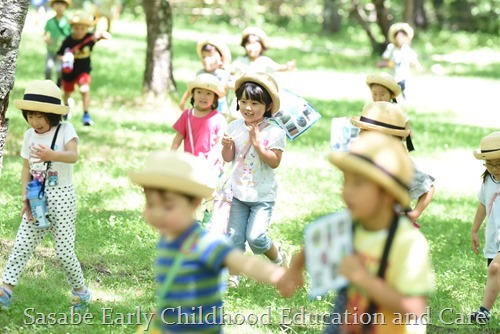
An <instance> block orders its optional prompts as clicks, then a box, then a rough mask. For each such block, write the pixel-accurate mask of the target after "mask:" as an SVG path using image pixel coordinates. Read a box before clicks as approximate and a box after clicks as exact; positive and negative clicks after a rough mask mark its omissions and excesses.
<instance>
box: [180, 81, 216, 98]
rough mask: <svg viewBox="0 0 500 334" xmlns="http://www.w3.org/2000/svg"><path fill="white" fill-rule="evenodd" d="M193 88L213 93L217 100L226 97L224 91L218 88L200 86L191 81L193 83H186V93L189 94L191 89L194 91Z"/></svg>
mask: <svg viewBox="0 0 500 334" xmlns="http://www.w3.org/2000/svg"><path fill="white" fill-rule="evenodd" d="M195 88H202V89H207V90H209V91H211V92H213V93H214V94H217V96H218V97H219V99H220V98H223V97H224V96H225V95H226V92H225V91H222V90H220V89H219V88H218V87H215V86H214V85H212V84H210V85H207V84H205V85H204V86H202V85H200V83H199V82H197V81H196V80H195V81H193V82H190V83H188V85H187V91H188V92H189V93H191V92H192V91H193V89H195Z"/></svg>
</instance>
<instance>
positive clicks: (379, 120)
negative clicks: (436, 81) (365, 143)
mask: <svg viewBox="0 0 500 334" xmlns="http://www.w3.org/2000/svg"><path fill="white" fill-rule="evenodd" d="M351 122H352V124H353V125H354V126H356V127H358V128H360V129H362V130H373V131H378V132H382V133H384V134H386V135H390V136H396V137H401V138H402V139H404V138H406V137H407V136H408V135H409V134H410V128H409V126H408V122H407V117H406V115H405V114H404V113H403V111H401V109H400V108H399V107H398V105H397V104H395V103H390V102H385V101H379V102H371V103H368V104H367V105H365V107H364V108H363V112H362V113H361V116H359V117H358V116H356V117H352V118H351Z"/></svg>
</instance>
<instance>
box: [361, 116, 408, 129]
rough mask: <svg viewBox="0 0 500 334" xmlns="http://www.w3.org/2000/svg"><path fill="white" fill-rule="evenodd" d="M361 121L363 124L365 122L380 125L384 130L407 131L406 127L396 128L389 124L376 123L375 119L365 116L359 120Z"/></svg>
mask: <svg viewBox="0 0 500 334" xmlns="http://www.w3.org/2000/svg"><path fill="white" fill-rule="evenodd" d="M359 120H360V121H362V122H365V123H370V124H373V125H380V126H383V127H384V128H388V129H395V130H406V128H404V127H400V126H396V125H392V124H387V123H384V122H379V121H376V120H374V119H371V118H367V117H364V116H361V117H360V118H359Z"/></svg>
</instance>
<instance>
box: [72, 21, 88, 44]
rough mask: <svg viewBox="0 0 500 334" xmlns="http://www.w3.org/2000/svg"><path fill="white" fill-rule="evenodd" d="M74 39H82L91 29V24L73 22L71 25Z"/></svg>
mask: <svg viewBox="0 0 500 334" xmlns="http://www.w3.org/2000/svg"><path fill="white" fill-rule="evenodd" d="M71 29H72V34H71V37H73V39H77V40H78V39H82V38H83V37H85V34H86V33H87V32H88V31H89V26H88V25H85V24H73V25H72V26H71Z"/></svg>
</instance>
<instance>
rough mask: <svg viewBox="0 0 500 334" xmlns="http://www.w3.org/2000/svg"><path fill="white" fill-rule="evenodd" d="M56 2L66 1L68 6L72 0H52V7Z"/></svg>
mask: <svg viewBox="0 0 500 334" xmlns="http://www.w3.org/2000/svg"><path fill="white" fill-rule="evenodd" d="M54 2H64V3H65V4H66V6H67V7H69V6H71V0H50V2H49V5H50V7H52V5H53V4H54Z"/></svg>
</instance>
